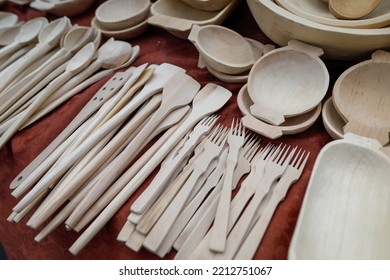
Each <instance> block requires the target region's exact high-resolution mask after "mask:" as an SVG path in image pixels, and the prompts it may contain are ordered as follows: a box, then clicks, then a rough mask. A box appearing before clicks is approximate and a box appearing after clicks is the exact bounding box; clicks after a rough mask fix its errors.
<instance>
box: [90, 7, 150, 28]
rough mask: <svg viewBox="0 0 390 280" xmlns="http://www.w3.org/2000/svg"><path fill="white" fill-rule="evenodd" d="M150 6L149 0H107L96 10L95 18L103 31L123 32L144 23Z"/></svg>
mask: <svg viewBox="0 0 390 280" xmlns="http://www.w3.org/2000/svg"><path fill="white" fill-rule="evenodd" d="M150 6H151V3H150V1H149V0H108V1H106V2H103V3H102V4H101V5H100V6H99V7H98V8H97V9H96V12H95V17H96V20H97V21H98V22H99V24H100V25H101V26H102V27H104V29H105V30H124V29H127V28H130V27H132V26H135V25H138V24H139V23H141V22H142V21H144V20H145V18H146V17H147V16H148V14H149V11H150Z"/></svg>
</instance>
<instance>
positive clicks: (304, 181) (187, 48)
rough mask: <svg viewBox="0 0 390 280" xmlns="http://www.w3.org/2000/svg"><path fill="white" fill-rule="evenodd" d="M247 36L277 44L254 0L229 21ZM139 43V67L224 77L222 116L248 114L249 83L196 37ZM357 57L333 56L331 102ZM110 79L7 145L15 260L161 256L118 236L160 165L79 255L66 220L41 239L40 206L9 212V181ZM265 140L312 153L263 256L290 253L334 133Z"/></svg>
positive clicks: (4, 202) (7, 230)
mask: <svg viewBox="0 0 390 280" xmlns="http://www.w3.org/2000/svg"><path fill="white" fill-rule="evenodd" d="M99 3H101V1H97V3H95V4H94V5H93V6H92V8H91V9H90V10H88V11H87V12H86V13H84V14H83V15H81V16H77V17H74V18H71V21H72V23H73V24H80V25H85V26H89V25H90V21H91V18H92V17H93V15H94V11H95V9H96V7H97V6H98V5H99ZM1 9H2V10H5V11H11V12H14V13H16V14H18V15H19V17H20V20H24V21H25V20H29V19H31V18H34V17H37V16H47V17H48V19H49V20H52V19H54V18H55V17H54V16H52V15H50V14H45V13H43V12H40V11H36V10H33V9H31V8H29V7H20V6H17V5H15V4H12V3H9V2H7V3H6V4H5V5H4V6H3V7H2V8H1ZM223 25H224V26H226V27H229V28H231V29H233V30H235V31H237V32H239V33H240V34H242V35H243V36H245V37H249V38H252V39H255V40H258V41H260V42H262V43H264V44H266V43H272V42H271V41H270V40H269V39H268V38H267V37H266V36H265V35H264V34H263V33H262V32H261V30H260V29H259V27H258V26H257V24H256V23H255V21H254V19H253V17H252V15H251V13H250V11H249V9H248V6H247V4H246V1H243V2H242V3H241V4H240V5H239V7H238V8H237V9H236V10H235V11H234V12H233V14H231V15H230V16H229V17H228V19H227V20H226V21H225V22H224V24H223ZM129 42H130V43H131V44H132V45H139V46H140V48H141V52H140V55H139V57H138V59H137V60H136V61H135V62H134V64H133V65H134V66H139V65H141V64H143V63H149V64H161V63H163V62H168V63H172V64H175V65H178V66H180V67H182V68H184V69H185V70H186V71H187V74H188V75H190V76H192V77H193V78H195V79H196V80H197V81H198V82H199V83H200V84H201V85H202V86H204V85H206V84H207V83H216V84H219V85H221V86H223V87H225V88H227V89H229V90H230V91H231V92H232V93H233V97H232V98H231V99H230V101H229V102H228V104H226V105H225V107H224V108H223V109H221V110H220V111H219V112H218V113H219V114H220V115H221V117H220V119H219V122H220V123H222V124H224V125H227V126H230V123H231V121H232V119H233V118H235V117H242V114H241V112H240V110H239V108H238V106H237V102H236V97H237V93H238V91H239V90H240V88H241V87H242V86H243V84H229V83H224V82H221V81H219V80H217V79H216V78H215V77H213V76H212V75H211V74H209V73H208V72H207V70H202V69H199V68H198V67H197V62H198V52H197V51H196V49H195V47H194V46H193V44H192V43H191V42H190V41H188V40H184V39H180V38H177V37H175V36H173V35H172V34H170V33H168V32H167V31H165V30H163V29H160V28H157V27H150V29H149V30H148V31H147V32H146V33H144V34H142V35H141V36H139V37H137V38H134V39H132V40H130V41H129ZM351 63H352V62H338V61H327V60H326V61H325V64H326V66H327V68H328V70H329V72H330V77H331V80H330V86H329V90H328V93H327V95H326V97H325V99H324V101H325V100H326V99H327V98H328V97H329V96H330V95H331V89H332V86H333V84H334V82H335V80H336V79H337V77H338V76H339V75H340V74H341V73H342V72H343V71H344V70H345V69H347V68H348V67H350V66H351ZM108 79H109V77H107V78H105V79H103V80H101V81H99V82H96V83H95V84H93V85H92V86H90V87H89V88H87V89H86V90H84V91H82V92H80V93H79V94H77V95H76V96H74V97H73V98H71V99H70V100H69V101H67V102H66V103H65V104H63V105H62V106H60V107H59V108H57V109H56V110H55V111H53V112H52V113H50V114H49V115H47V116H46V117H45V118H43V119H41V120H40V121H38V122H37V123H35V124H33V125H31V126H29V127H27V128H25V129H23V130H22V131H20V132H19V133H17V134H16V135H15V136H14V137H13V138H12V139H11V141H9V143H8V144H7V145H6V146H5V147H3V148H2V149H1V150H0V243H1V244H2V245H3V247H4V249H5V252H6V254H7V255H8V258H10V259H66V260H67V259H92V260H95V259H114V260H118V259H158V257H157V256H156V255H154V254H152V253H150V252H148V251H146V250H145V249H141V251H140V252H138V253H136V252H133V251H131V250H130V249H129V248H127V247H126V246H125V245H124V244H122V243H120V242H118V241H116V237H117V235H118V233H119V231H120V230H121V228H122V226H123V224H124V222H125V220H126V217H127V216H128V214H129V208H130V206H131V204H132V202H133V201H134V200H135V198H137V197H138V196H139V194H140V193H141V192H142V190H143V189H145V187H146V186H147V185H148V183H149V182H150V181H151V179H152V178H153V176H154V175H155V174H156V171H155V172H154V173H153V174H152V175H151V176H150V177H149V178H148V179H147V180H146V182H145V183H144V184H143V185H142V186H141V187H140V188H139V189H138V191H137V192H136V193H135V194H134V195H133V196H132V197H131V198H130V199H129V200H128V201H127V203H126V204H125V205H123V206H122V207H121V209H120V211H119V212H118V213H117V214H116V215H115V216H114V217H113V218H112V219H111V220H110V222H109V223H107V224H106V225H105V227H104V228H103V229H102V230H101V231H100V232H99V233H98V235H97V236H96V237H95V238H94V239H93V240H92V241H91V242H90V243H89V244H88V245H87V246H86V247H85V248H84V249H83V250H82V251H81V253H80V254H78V255H77V256H74V255H72V254H71V253H70V252H69V251H68V248H69V247H70V246H71V245H72V244H73V243H74V241H75V240H76V239H77V237H78V236H79V234H77V233H75V232H68V231H66V230H65V227H64V226H60V227H58V228H57V229H56V230H55V231H54V232H53V233H51V234H50V235H49V236H48V237H47V238H46V239H44V240H43V241H41V242H40V243H37V242H35V241H34V237H35V235H36V234H37V233H38V231H37V230H34V229H31V228H29V227H27V226H26V225H25V223H26V222H27V220H28V217H30V216H31V215H32V213H33V211H31V212H30V213H29V214H28V215H27V216H26V217H24V219H23V220H22V221H21V222H20V223H18V224H15V223H10V222H8V221H7V217H8V216H9V215H10V213H11V212H12V208H13V206H14V205H15V204H16V203H17V200H16V199H15V198H13V197H12V196H11V190H10V189H9V185H10V183H11V181H12V180H13V179H14V178H15V177H16V175H17V174H18V173H19V172H20V171H21V170H22V169H23V168H24V167H25V166H27V165H28V164H29V163H30V162H31V161H32V160H33V159H34V158H35V157H36V156H37V155H38V154H39V153H40V152H41V151H42V150H43V149H44V148H45V147H46V146H47V145H48V144H49V143H50V142H51V141H52V140H53V139H54V138H55V137H56V136H57V135H58V134H59V133H60V132H61V131H62V130H63V129H64V128H65V127H66V126H67V124H68V123H69V122H70V121H71V120H72V118H73V117H74V116H75V115H76V114H77V113H78V112H79V111H80V110H81V109H82V107H83V106H84V105H85V104H86V102H88V100H89V99H90V98H91V97H92V96H93V94H94V93H95V92H96V91H97V90H98V89H99V88H100V87H101V86H102V85H103V84H104V83H105V82H106V81H107V80H108ZM261 139H262V146H263V145H266V144H267V143H268V142H272V143H275V144H279V143H281V142H283V143H285V144H287V145H291V146H299V147H300V148H302V149H304V150H306V151H308V152H310V158H309V160H308V163H307V165H306V167H305V169H304V172H303V174H302V176H301V178H300V179H299V180H298V181H297V182H296V183H295V184H294V185H293V186H292V187H291V189H290V191H289V192H288V194H287V196H286V199H285V200H284V201H283V202H282V203H281V204H280V205H279V207H278V208H277V210H276V212H275V214H274V216H273V218H272V220H271V222H270V225H269V227H268V229H267V232H266V234H265V236H264V238H263V240H262V242H261V244H260V247H259V248H258V250H257V253H256V255H255V259H271V260H272V259H286V258H287V253H288V247H289V244H290V241H291V238H292V234H293V231H294V227H295V224H296V221H297V217H298V214H299V210H300V207H301V204H302V201H303V197H304V194H305V190H306V187H307V185H308V182H309V179H310V175H311V171H312V168H313V165H314V162H315V159H316V157H317V155H318V153H319V152H320V150H321V148H322V147H324V146H325V145H326V144H327V143H328V142H330V141H331V140H332V138H331V137H330V136H329V135H328V134H327V132H326V131H325V128H324V126H323V124H322V120H321V117H320V118H319V119H318V120H317V121H316V122H315V123H314V125H313V126H312V127H310V128H309V129H308V130H307V131H305V132H302V133H300V134H297V135H290V136H283V137H281V138H279V139H276V140H269V139H267V138H265V137H261ZM174 255H175V252H174V251H172V252H171V253H170V254H169V255H167V256H166V259H172V258H173V257H174Z"/></svg>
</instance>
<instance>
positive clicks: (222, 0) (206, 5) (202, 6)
mask: <svg viewBox="0 0 390 280" xmlns="http://www.w3.org/2000/svg"><path fill="white" fill-rule="evenodd" d="M181 1H183V2H184V3H187V4H188V5H190V6H192V7H194V8H196V9H199V10H203V11H220V10H222V9H223V8H225V7H226V6H227V5H228V4H229V3H230V2H231V0H181Z"/></svg>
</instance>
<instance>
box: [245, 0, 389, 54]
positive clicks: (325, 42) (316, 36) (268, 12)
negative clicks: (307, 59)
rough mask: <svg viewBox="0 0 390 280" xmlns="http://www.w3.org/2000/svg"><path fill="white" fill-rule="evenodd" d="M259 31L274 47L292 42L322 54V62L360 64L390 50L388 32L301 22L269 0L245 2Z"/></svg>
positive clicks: (306, 20)
mask: <svg viewBox="0 0 390 280" xmlns="http://www.w3.org/2000/svg"><path fill="white" fill-rule="evenodd" d="M247 3H248V6H249V9H250V10H251V12H252V15H253V17H254V18H255V20H256V22H257V24H258V25H259V27H260V29H261V30H262V31H263V32H264V33H265V34H266V35H267V36H268V37H269V38H270V39H271V40H273V41H274V42H275V43H276V44H278V45H281V46H286V45H287V43H288V41H289V40H291V39H296V40H299V41H302V42H305V43H308V44H311V45H314V46H317V47H320V48H322V49H323V50H324V53H325V54H324V58H326V59H335V60H361V59H366V58H369V57H370V55H371V53H372V52H374V51H376V50H378V49H382V50H389V49H390V28H389V27H387V28H378V29H359V28H343V27H335V26H328V25H324V24H320V23H316V22H313V21H310V20H308V19H304V18H302V17H300V16H297V15H295V14H293V13H291V12H289V11H287V10H285V9H283V8H282V7H280V6H278V5H277V4H275V2H274V1H272V0H247Z"/></svg>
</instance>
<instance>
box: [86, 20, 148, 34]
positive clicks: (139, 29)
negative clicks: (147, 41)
mask: <svg viewBox="0 0 390 280" xmlns="http://www.w3.org/2000/svg"><path fill="white" fill-rule="evenodd" d="M91 25H92V26H94V27H96V28H97V29H98V30H99V31H100V32H101V33H102V34H103V36H105V37H106V38H111V37H113V38H115V39H117V40H129V39H132V38H135V37H137V36H139V35H141V34H142V33H144V32H145V31H146V30H148V28H149V24H148V22H147V20H146V19H145V20H144V21H143V22H141V23H139V24H137V25H135V26H132V27H129V28H126V29H123V30H106V29H104V27H103V26H101V25H100V24H99V22H98V21H97V20H96V17H93V18H92V20H91Z"/></svg>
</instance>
